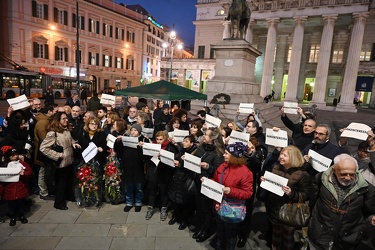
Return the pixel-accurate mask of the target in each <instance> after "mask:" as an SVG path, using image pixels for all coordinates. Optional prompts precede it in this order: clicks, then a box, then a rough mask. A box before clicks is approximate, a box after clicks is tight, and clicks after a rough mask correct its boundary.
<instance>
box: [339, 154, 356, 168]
mask: <svg viewBox="0 0 375 250" xmlns="http://www.w3.org/2000/svg"><path fill="white" fill-rule="evenodd" d="M345 160H350V161H352V162H353V163H354V165H355V170H356V171H358V162H357V160H356V159H355V158H354V157H352V156H351V155H348V154H340V155H337V156H336V157H335V158H334V159H333V163H334V165H336V164H338V163H339V162H341V161H345Z"/></svg>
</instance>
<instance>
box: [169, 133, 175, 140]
mask: <svg viewBox="0 0 375 250" xmlns="http://www.w3.org/2000/svg"><path fill="white" fill-rule="evenodd" d="M168 138H171V139H173V138H174V132H173V131H172V132H168Z"/></svg>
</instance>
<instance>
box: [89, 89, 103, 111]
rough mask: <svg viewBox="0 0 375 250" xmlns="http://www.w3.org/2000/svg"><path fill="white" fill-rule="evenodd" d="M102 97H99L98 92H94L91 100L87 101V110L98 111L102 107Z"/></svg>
mask: <svg viewBox="0 0 375 250" xmlns="http://www.w3.org/2000/svg"><path fill="white" fill-rule="evenodd" d="M100 106H101V104H100V99H99V97H98V93H96V92H94V94H93V97H91V98H90V100H89V102H88V103H87V109H86V111H94V112H95V111H97V110H98V109H99V108H100Z"/></svg>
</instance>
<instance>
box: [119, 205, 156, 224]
mask: <svg viewBox="0 0 375 250" xmlns="http://www.w3.org/2000/svg"><path fill="white" fill-rule="evenodd" d="M145 210H146V209H145ZM125 214H128V218H127V220H126V224H148V225H149V224H158V225H161V224H162V221H160V213H159V212H155V213H154V216H152V217H151V219H149V220H146V219H145V216H146V211H144V212H143V211H141V212H140V213H135V212H129V213H125Z"/></svg>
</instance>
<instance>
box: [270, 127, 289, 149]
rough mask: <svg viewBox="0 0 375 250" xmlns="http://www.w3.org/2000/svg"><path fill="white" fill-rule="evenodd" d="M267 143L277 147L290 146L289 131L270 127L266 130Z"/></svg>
mask: <svg viewBox="0 0 375 250" xmlns="http://www.w3.org/2000/svg"><path fill="white" fill-rule="evenodd" d="M266 144H267V145H271V146H275V147H282V148H284V147H286V146H288V133H287V132H286V131H285V130H281V129H280V130H279V131H273V130H272V129H270V128H267V130H266Z"/></svg>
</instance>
